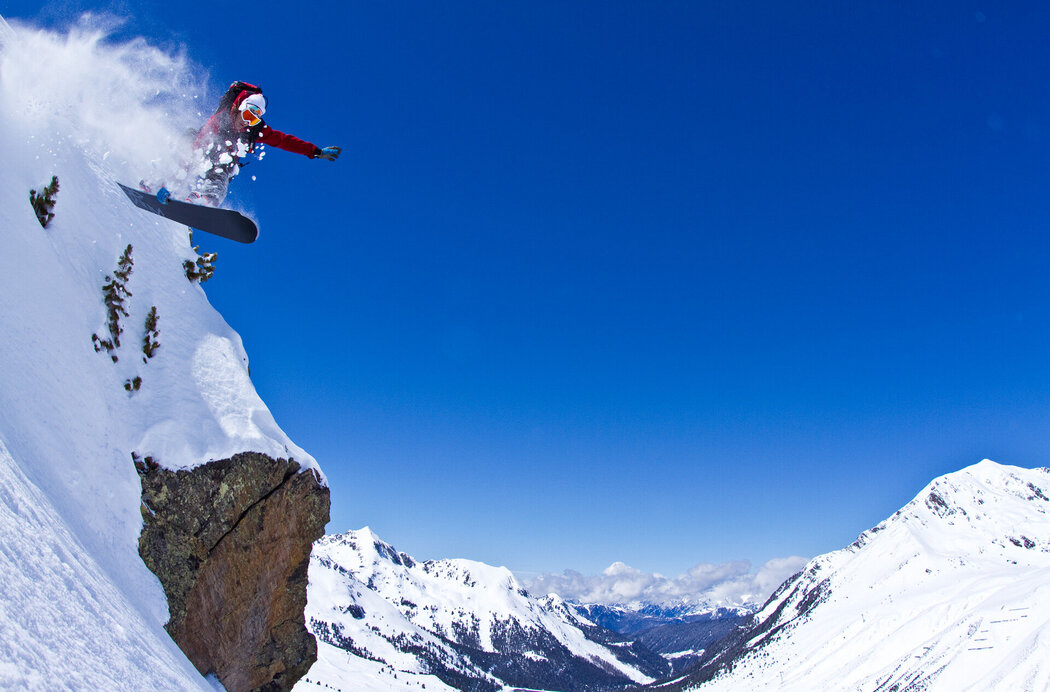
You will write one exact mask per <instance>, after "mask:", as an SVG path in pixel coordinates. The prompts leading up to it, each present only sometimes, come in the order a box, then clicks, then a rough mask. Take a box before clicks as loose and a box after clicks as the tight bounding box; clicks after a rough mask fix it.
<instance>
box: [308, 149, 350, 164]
mask: <svg viewBox="0 0 1050 692" xmlns="http://www.w3.org/2000/svg"><path fill="white" fill-rule="evenodd" d="M342 151H343V150H342V148H341V147H325V148H324V149H318V150H317V151H315V152H314V158H315V159H324V160H325V161H335V160H336V159H337V158H339V154H340V153H342Z"/></svg>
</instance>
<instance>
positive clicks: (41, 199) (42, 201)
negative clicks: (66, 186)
mask: <svg viewBox="0 0 1050 692" xmlns="http://www.w3.org/2000/svg"><path fill="white" fill-rule="evenodd" d="M42 193H43V194H39V195H38V194H37V193H36V190H30V191H29V203H30V204H32V205H33V211H34V212H35V213H36V218H37V219H38V220H39V221H40V225H41V226H43V227H44V228H47V225H48V224H49V223H51V219H53V218H55V212H54V211H53V210H54V208H55V195H57V194H58V176H57V175H53V176H51V182H50V183H49V184H48V185H47V187H45V188H44V189H43V191H42Z"/></svg>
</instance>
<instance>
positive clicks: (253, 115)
mask: <svg viewBox="0 0 1050 692" xmlns="http://www.w3.org/2000/svg"><path fill="white" fill-rule="evenodd" d="M241 119H242V120H244V122H245V124H247V125H248V127H255V126H256V125H258V124H259V123H261V122H262V109H261V108H259V107H258V106H256V105H254V104H250V105H247V106H245V107H244V110H242V111H241Z"/></svg>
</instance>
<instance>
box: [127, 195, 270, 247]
mask: <svg viewBox="0 0 1050 692" xmlns="http://www.w3.org/2000/svg"><path fill="white" fill-rule="evenodd" d="M117 185H120V183H117ZM120 189H121V190H123V191H124V194H126V195H127V196H128V197H129V198H130V199H131V202H132V204H134V205H135V206H136V207H138V208H139V209H145V210H146V211H149V212H153V213H154V214H156V215H158V216H163V217H164V218H165V219H171V220H172V221H175V222H176V223H181V224H186V225H187V226H189V227H191V228H193V229H195V230H198V231H204V232H205V233H211V234H213V235H217V236H222V237H223V238H229V239H230V240H236V241H237V242H238V243H251V242H254V241H255V239H256V238H258V237H259V229H258V228H257V227H256V226H255V222H254V221H252V220H251V219H249V218H248V217H247V216H243V215H241V214H239V213H237V212H235V211H233V210H232V209H218V208H215V207H206V206H203V205H200V204H190V203H189V202H179V201H178V200H174V199H169V200H168V201H167V203H166V204H161V203H160V201H159V200H158V199H157V197H156V195H153V194H150V193H149V192H143V191H142V190H136V189H134V188H130V187H128V186H127V185H120Z"/></svg>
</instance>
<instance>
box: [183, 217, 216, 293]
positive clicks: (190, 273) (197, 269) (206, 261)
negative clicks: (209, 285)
mask: <svg viewBox="0 0 1050 692" xmlns="http://www.w3.org/2000/svg"><path fill="white" fill-rule="evenodd" d="M190 244H191V245H193V229H190ZM193 251H194V252H195V253H197V261H196V262H194V261H193V260H186V261H185V262H183V263H182V268H183V269H185V270H186V278H187V279H189V280H190V281H195V282H197V283H204V282H205V281H207V280H208V279H210V278H211V277H212V275H213V274H215V260H217V259H218V258H219V253H217V252H206V253H204V254H203V255H202V254H200V246H199V245H193Z"/></svg>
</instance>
